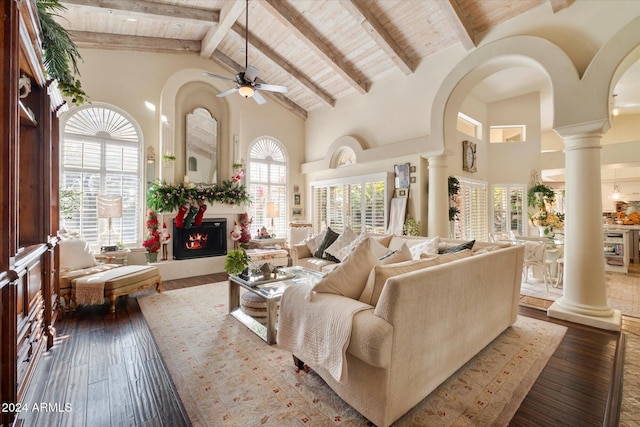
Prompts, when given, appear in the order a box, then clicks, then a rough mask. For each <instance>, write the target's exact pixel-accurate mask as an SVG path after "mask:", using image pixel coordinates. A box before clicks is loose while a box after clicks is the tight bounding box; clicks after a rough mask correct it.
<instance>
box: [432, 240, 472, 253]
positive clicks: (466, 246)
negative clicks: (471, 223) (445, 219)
mask: <svg viewBox="0 0 640 427" xmlns="http://www.w3.org/2000/svg"><path fill="white" fill-rule="evenodd" d="M475 243H476V241H475V240H470V241H468V242H464V243H461V244H459V245H456V246H452V247H450V248H447V249H441V250H439V251H438V253H440V254H450V253H454V252H460V251H464V250H465V249H469V250H471V249H473V245H474V244H475Z"/></svg>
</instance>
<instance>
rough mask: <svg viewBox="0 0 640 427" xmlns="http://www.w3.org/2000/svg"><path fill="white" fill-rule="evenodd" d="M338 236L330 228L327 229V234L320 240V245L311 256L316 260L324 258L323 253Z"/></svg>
mask: <svg viewBox="0 0 640 427" xmlns="http://www.w3.org/2000/svg"><path fill="white" fill-rule="evenodd" d="M338 236H340V235H339V234H338V233H336V232H335V231H333V230H332V229H331V227H327V232H326V233H325V235H324V239H322V243H320V246H318V249H316V251H315V252H314V253H313V256H314V257H316V258H324V251H326V250H327V248H328V247H329V246H331V244H332V243H333V242H335V241H336V239H337V238H338Z"/></svg>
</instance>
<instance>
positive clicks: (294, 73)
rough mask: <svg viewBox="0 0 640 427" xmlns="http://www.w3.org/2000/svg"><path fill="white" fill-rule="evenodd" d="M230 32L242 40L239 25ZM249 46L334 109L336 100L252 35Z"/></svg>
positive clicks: (241, 28) (242, 33) (240, 26)
mask: <svg viewBox="0 0 640 427" xmlns="http://www.w3.org/2000/svg"><path fill="white" fill-rule="evenodd" d="M231 30H232V31H234V32H235V33H236V34H238V35H239V36H240V37H242V38H243V39H244V36H245V28H244V27H243V26H242V25H240V24H237V23H236V24H234V25H233V27H231ZM249 45H251V46H253V47H254V48H255V49H256V50H257V51H258V52H259V53H260V54H261V55H264V56H265V57H267V58H268V59H270V60H271V61H273V62H274V63H275V64H276V65H277V66H278V67H280V68H282V69H283V70H284V71H286V72H287V73H289V75H291V77H293V78H294V79H296V80H297V81H298V82H300V84H301V85H303V86H304V87H306V88H307V89H309V91H310V92H311V93H313V95H314V96H316V97H317V98H318V99H319V100H320V101H322V102H323V103H324V104H325V105H327V106H328V107H334V106H335V105H336V100H335V99H334V98H333V97H332V96H331V95H329V94H328V93H327V92H326V91H325V90H323V89H322V88H321V87H320V86H318V85H316V84H315V83H313V82H312V81H311V80H309V78H308V77H307V76H305V75H304V74H303V73H302V72H301V71H300V70H299V69H297V68H296V67H294V66H292V65H291V64H289V62H288V61H287V60H286V59H284V58H283V57H281V56H280V55H278V54H277V53H276V52H275V51H274V50H273V49H271V48H270V47H269V46H267V44H266V43H264V42H263V41H262V40H260V39H259V38H257V37H256V36H255V35H254V34H251V33H249Z"/></svg>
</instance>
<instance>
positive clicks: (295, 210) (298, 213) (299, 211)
mask: <svg viewBox="0 0 640 427" xmlns="http://www.w3.org/2000/svg"><path fill="white" fill-rule="evenodd" d="M291 216H293V217H301V216H302V208H293V209H291Z"/></svg>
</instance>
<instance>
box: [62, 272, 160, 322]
mask: <svg viewBox="0 0 640 427" xmlns="http://www.w3.org/2000/svg"><path fill="white" fill-rule="evenodd" d="M152 285H155V287H156V291H157V292H160V291H161V286H162V277H160V272H159V271H158V268H157V267H153V266H148V265H127V266H122V267H117V268H113V269H110V270H106V271H102V272H100V273H94V274H89V275H86V276H82V277H79V278H76V279H73V280H72V281H71V286H72V292H71V300H72V302H73V305H74V307H75V306H77V305H78V304H85V303H86V302H85V301H83V300H78V298H77V297H78V295H77V292H78V291H81V292H84V291H85V290H86V289H92V288H93V289H94V290H98V292H99V291H100V290H102V295H101V297H102V300H104V297H107V298H109V302H110V305H111V307H110V309H111V312H115V310H116V299H117V298H118V297H119V296H121V295H129V294H130V293H133V292H135V291H138V290H141V289H144V288H146V287H148V286H152ZM98 299H100V298H98Z"/></svg>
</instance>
